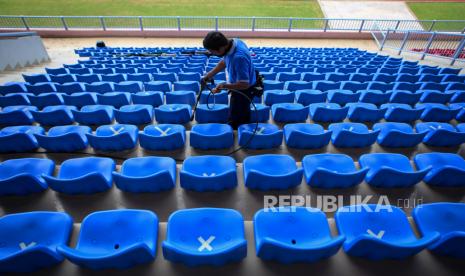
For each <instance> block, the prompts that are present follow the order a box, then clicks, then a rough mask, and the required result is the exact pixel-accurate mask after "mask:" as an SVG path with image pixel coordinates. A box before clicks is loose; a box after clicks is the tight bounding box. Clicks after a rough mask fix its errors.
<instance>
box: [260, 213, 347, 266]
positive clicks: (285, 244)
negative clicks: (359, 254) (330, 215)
mask: <svg viewBox="0 0 465 276" xmlns="http://www.w3.org/2000/svg"><path fill="white" fill-rule="evenodd" d="M253 226H254V235H255V248H256V252H257V256H258V257H259V258H261V259H263V260H268V261H278V262H280V263H284V264H291V263H297V262H315V261H318V260H321V259H326V258H329V257H331V256H333V255H334V254H336V253H337V252H338V251H339V248H340V247H341V246H342V243H343V242H344V240H345V237H344V236H337V237H332V236H331V231H330V228H329V225H328V221H327V220H326V215H325V214H324V213H323V212H322V211H320V210H319V209H315V208H310V207H308V208H306V207H280V208H278V209H277V211H274V212H273V211H271V210H266V209H261V210H259V211H258V212H257V213H255V216H254V219H253Z"/></svg>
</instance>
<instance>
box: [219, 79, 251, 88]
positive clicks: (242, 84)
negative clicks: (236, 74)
mask: <svg viewBox="0 0 465 276" xmlns="http://www.w3.org/2000/svg"><path fill="white" fill-rule="evenodd" d="M218 86H219V88H221V89H228V90H229V89H233V90H245V89H247V88H249V86H250V85H249V82H248V81H238V82H235V83H222V84H219V85H218Z"/></svg>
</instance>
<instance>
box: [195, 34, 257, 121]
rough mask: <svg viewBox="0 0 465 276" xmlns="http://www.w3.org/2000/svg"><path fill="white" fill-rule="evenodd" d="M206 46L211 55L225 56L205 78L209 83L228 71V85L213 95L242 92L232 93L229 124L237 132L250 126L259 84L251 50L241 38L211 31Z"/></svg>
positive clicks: (205, 39)
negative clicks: (242, 126) (228, 91)
mask: <svg viewBox="0 0 465 276" xmlns="http://www.w3.org/2000/svg"><path fill="white" fill-rule="evenodd" d="M203 46H204V48H205V49H207V50H208V51H209V52H210V53H211V54H213V55H215V56H219V57H222V59H221V60H220V62H218V64H217V65H216V66H215V68H213V69H212V70H211V71H210V72H208V73H207V74H206V75H205V76H203V78H202V82H207V81H208V80H211V79H213V78H214V76H215V75H216V74H218V73H219V72H223V71H224V69H225V68H226V70H227V73H228V82H227V83H219V84H218V85H217V86H216V87H215V88H214V89H212V91H213V93H219V92H220V91H221V90H239V91H240V92H242V93H243V94H244V95H240V94H239V93H237V92H236V93H235V92H234V91H233V93H230V95H231V98H230V104H229V120H228V124H229V125H230V126H231V127H232V128H233V129H237V127H238V126H240V125H242V124H248V123H250V111H251V110H250V103H251V100H252V99H253V97H254V95H253V90H254V87H255V86H256V84H257V75H258V71H257V72H256V71H255V68H254V65H253V62H252V58H251V55H250V51H249V48H248V47H247V45H246V44H245V43H244V42H243V41H242V40H240V39H238V38H235V39H228V38H226V36H225V35H224V34H222V33H221V32H217V31H212V32H209V33H208V34H207V35H206V36H205V38H204V40H203Z"/></svg>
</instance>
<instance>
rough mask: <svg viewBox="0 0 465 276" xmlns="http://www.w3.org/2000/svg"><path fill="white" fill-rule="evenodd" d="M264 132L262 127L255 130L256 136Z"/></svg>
mask: <svg viewBox="0 0 465 276" xmlns="http://www.w3.org/2000/svg"><path fill="white" fill-rule="evenodd" d="M264 131H265V128H264V127H261V128H259V129H257V135H262V134H263V132H264Z"/></svg>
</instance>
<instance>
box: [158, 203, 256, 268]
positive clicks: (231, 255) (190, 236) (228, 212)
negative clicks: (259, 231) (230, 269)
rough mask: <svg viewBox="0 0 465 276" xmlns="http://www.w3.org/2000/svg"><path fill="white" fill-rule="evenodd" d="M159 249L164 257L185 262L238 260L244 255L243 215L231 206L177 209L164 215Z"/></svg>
mask: <svg viewBox="0 0 465 276" xmlns="http://www.w3.org/2000/svg"><path fill="white" fill-rule="evenodd" d="M186 229H189V231H186ZM162 249H163V257H164V258H165V259H166V260H168V261H170V262H175V263H183V264H185V265H187V266H200V265H214V266H222V265H224V264H226V263H230V262H238V261H240V260H242V259H243V258H245V257H246V256H247V241H246V239H245V232H244V219H243V217H242V215H241V214H240V213H239V212H237V211H236V210H232V209H219V208H198V209H184V210H178V211H176V212H174V213H173V214H171V215H170V217H169V219H168V226H167V230H166V240H165V241H163V243H162Z"/></svg>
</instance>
